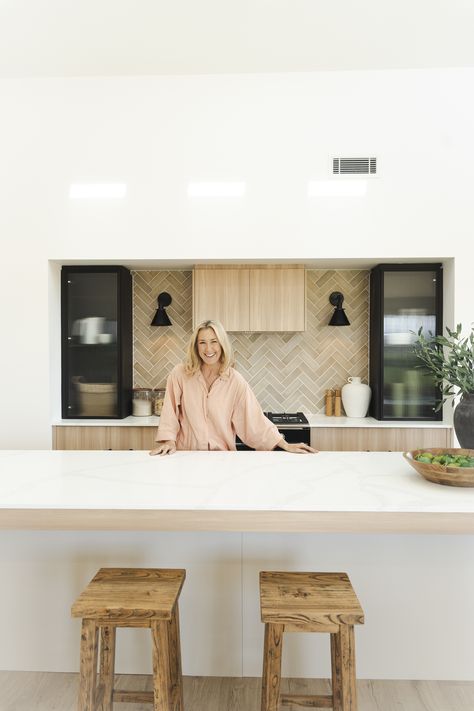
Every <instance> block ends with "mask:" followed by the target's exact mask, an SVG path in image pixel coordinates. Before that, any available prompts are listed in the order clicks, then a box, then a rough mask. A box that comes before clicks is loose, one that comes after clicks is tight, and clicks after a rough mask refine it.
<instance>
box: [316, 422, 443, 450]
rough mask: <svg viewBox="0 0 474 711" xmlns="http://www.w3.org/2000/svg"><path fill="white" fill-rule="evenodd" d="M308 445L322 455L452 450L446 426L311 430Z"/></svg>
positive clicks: (326, 428)
mask: <svg viewBox="0 0 474 711" xmlns="http://www.w3.org/2000/svg"><path fill="white" fill-rule="evenodd" d="M311 446H312V447H314V448H315V449H319V450H320V451H322V452H406V451H408V450H410V449H421V448H423V447H452V430H451V429H450V428H449V427H446V428H445V427H413V428H411V427H312V428H311Z"/></svg>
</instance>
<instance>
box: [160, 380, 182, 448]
mask: <svg viewBox="0 0 474 711" xmlns="http://www.w3.org/2000/svg"><path fill="white" fill-rule="evenodd" d="M181 393H182V388H181V385H180V382H179V379H178V375H177V372H176V369H175V368H173V370H172V371H171V373H170V374H169V376H168V379H167V381H166V392H165V399H164V402H163V409H162V411H161V415H160V424H159V426H158V430H157V432H156V438H155V441H156V442H164V441H165V440H173V442H176V438H177V437H178V432H179V428H180V424H179V405H180V403H181Z"/></svg>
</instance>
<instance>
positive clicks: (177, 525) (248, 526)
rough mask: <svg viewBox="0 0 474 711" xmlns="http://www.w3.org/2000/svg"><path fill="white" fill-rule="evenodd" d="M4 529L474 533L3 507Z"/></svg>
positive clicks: (403, 517) (307, 518)
mask: <svg viewBox="0 0 474 711" xmlns="http://www.w3.org/2000/svg"><path fill="white" fill-rule="evenodd" d="M0 530H63V531H67V530H70V531H74V530H85V531H100V530H102V531H112V530H123V531H233V532H242V533H253V532H255V533H257V532H263V533H265V532H267V533H284V532H288V533H438V534H439V533H441V534H443V533H453V534H460V533H474V514H473V513H469V512H459V513H458V512H381V511H377V512H374V511H370V512H367V511H349V512H345V511H247V510H245V511H244V510H242V511H225V510H215V511H202V510H201V511H196V510H181V509H180V510H154V509H132V510H130V509H20V508H17V509H13V508H1V509H0Z"/></svg>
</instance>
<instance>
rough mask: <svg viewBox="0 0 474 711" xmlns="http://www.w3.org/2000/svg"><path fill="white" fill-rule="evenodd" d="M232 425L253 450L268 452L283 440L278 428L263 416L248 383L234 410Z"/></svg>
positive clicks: (245, 384)
mask: <svg viewBox="0 0 474 711" xmlns="http://www.w3.org/2000/svg"><path fill="white" fill-rule="evenodd" d="M232 424H233V426H234V429H235V433H236V435H237V436H238V437H240V439H241V440H242V442H244V443H245V444H246V445H248V446H249V447H252V448H253V449H259V450H263V451H268V450H271V449H274V448H275V447H276V445H277V444H278V442H279V441H280V440H281V439H283V435H282V434H281V433H280V432H279V431H278V428H277V427H275V425H274V424H273V423H272V422H270V420H269V419H268V418H267V417H265V415H264V414H263V412H262V408H261V407H260V403H259V402H258V400H257V398H256V397H255V395H254V393H253V391H252V389H251V387H250V385H249V384H248V383H244V391H243V393H242V395H241V397H240V398H239V399H238V401H237V403H236V406H235V408H234V412H233V415H232Z"/></svg>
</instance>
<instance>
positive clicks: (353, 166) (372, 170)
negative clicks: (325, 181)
mask: <svg viewBox="0 0 474 711" xmlns="http://www.w3.org/2000/svg"><path fill="white" fill-rule="evenodd" d="M332 174H333V175H377V158H333V159H332Z"/></svg>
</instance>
